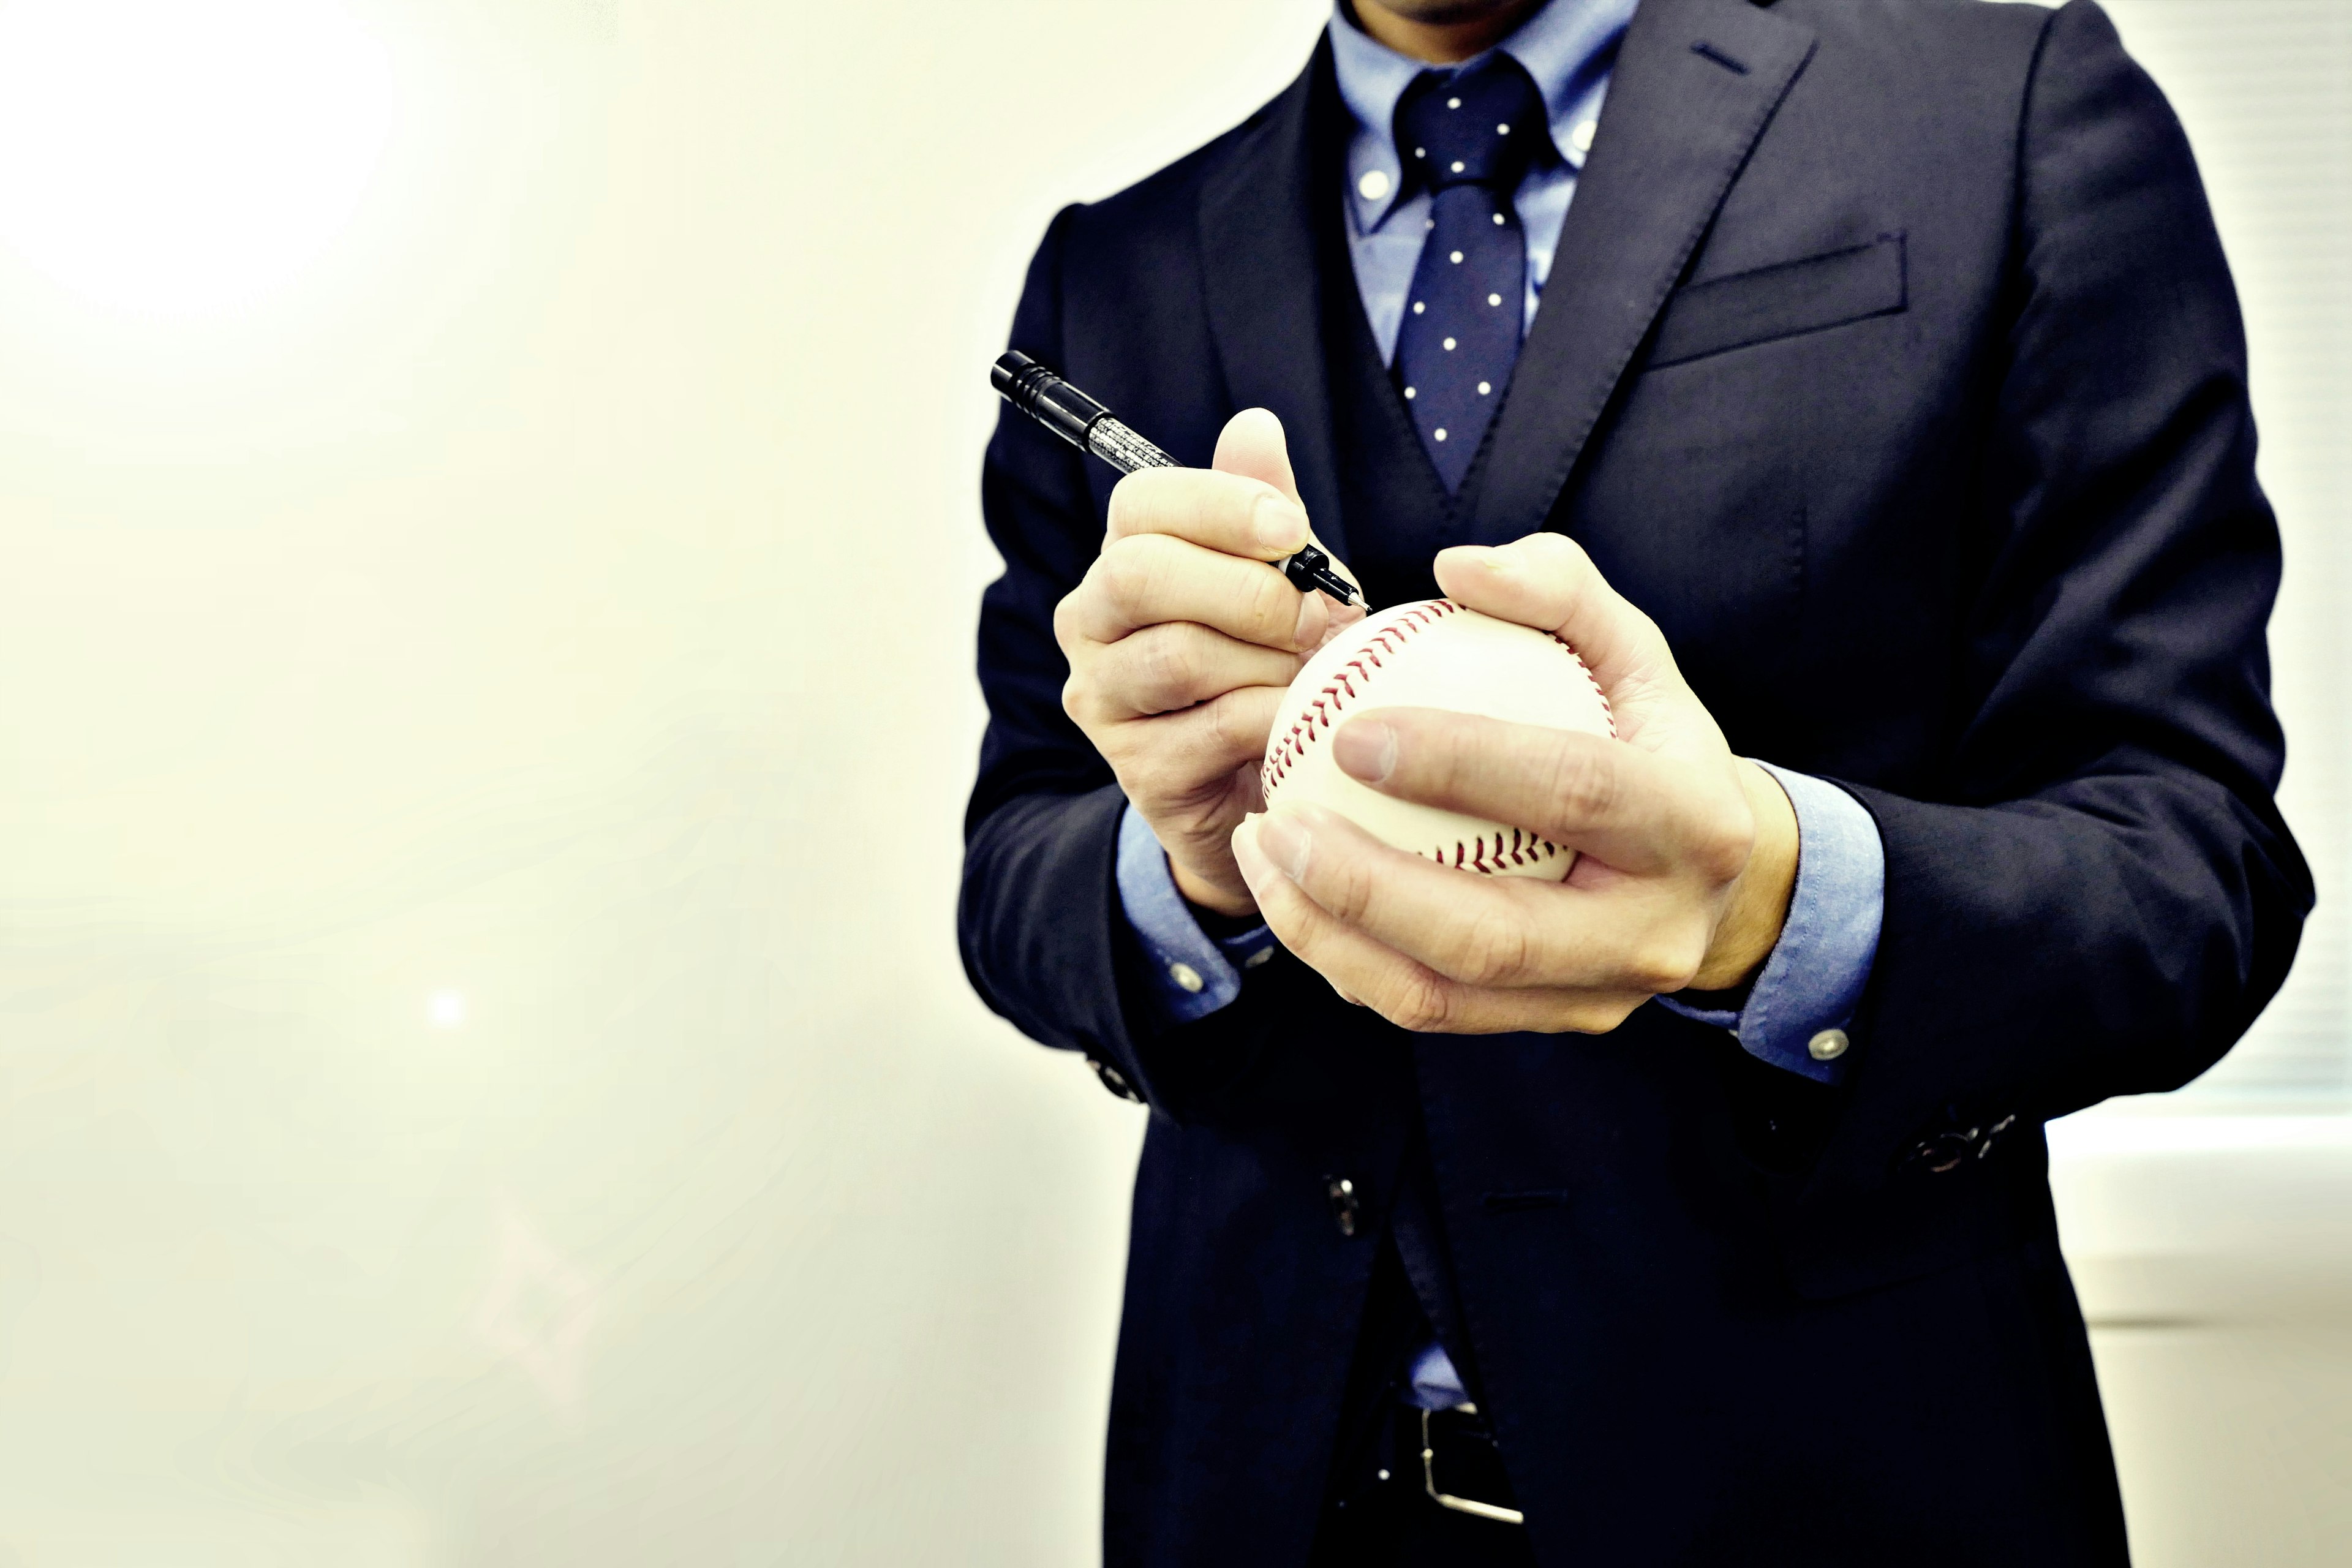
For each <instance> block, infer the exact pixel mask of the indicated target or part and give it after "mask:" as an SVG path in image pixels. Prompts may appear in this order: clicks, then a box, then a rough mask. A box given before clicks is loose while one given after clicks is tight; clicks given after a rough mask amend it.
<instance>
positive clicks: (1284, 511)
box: [1254, 496, 1307, 555]
mask: <svg viewBox="0 0 2352 1568" xmlns="http://www.w3.org/2000/svg"><path fill="white" fill-rule="evenodd" d="M1254 521H1255V526H1256V531H1257V542H1258V544H1259V546H1260V547H1261V548H1263V549H1266V550H1273V551H1277V552H1281V553H1283V554H1286V555H1287V554H1288V553H1290V552H1292V551H1294V550H1297V548H1298V547H1299V546H1300V545H1302V544H1304V543H1306V542H1307V513H1306V512H1304V511H1302V510H1299V509H1298V508H1297V507H1296V506H1294V505H1292V504H1291V503H1290V502H1289V501H1286V500H1283V499H1282V498H1281V497H1280V496H1260V497H1258V500H1257V510H1256V513H1255V520H1254Z"/></svg>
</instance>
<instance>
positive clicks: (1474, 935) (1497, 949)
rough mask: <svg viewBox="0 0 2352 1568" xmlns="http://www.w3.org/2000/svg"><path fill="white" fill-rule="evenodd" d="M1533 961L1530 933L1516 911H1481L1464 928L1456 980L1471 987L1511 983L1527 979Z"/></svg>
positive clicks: (1500, 909) (1533, 963) (1532, 939)
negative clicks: (1463, 981) (1462, 981)
mask: <svg viewBox="0 0 2352 1568" xmlns="http://www.w3.org/2000/svg"><path fill="white" fill-rule="evenodd" d="M1535 960H1536V951H1535V942H1534V933H1533V932H1531V931H1529V930H1528V925H1527V921H1526V920H1525V919H1524V918H1523V917H1522V916H1521V915H1520V914H1519V912H1518V911H1517V910H1513V909H1509V908H1499V909H1497V908H1488V909H1483V910H1479V911H1478V912H1477V913H1476V914H1475V915H1473V916H1472V917H1471V918H1470V921H1469V923H1468V924H1467V925H1466V926H1465V928H1464V931H1463V943H1462V957H1461V961H1460V963H1459V965H1458V972H1457V975H1456V978H1458V979H1461V980H1465V981H1467V982H1468V983H1469V984H1473V985H1510V984H1517V983H1519V982H1522V981H1524V980H1526V979H1527V978H1528V972H1529V971H1530V970H1531V969H1532V968H1533V967H1534V965H1535Z"/></svg>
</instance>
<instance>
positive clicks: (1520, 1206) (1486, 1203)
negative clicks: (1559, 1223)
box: [1478, 1187, 1570, 1214]
mask: <svg viewBox="0 0 2352 1568" xmlns="http://www.w3.org/2000/svg"><path fill="white" fill-rule="evenodd" d="M1569 1195H1570V1194H1568V1193H1567V1192H1566V1191H1565V1190H1563V1189H1561V1188H1557V1187H1550V1188H1544V1189H1541V1190H1538V1191H1536V1192H1527V1193H1488V1194H1486V1196H1485V1197H1483V1198H1481V1199H1479V1200H1478V1204H1479V1206H1480V1207H1481V1208H1484V1209H1485V1210H1486V1212H1487V1213H1488V1214H1518V1213H1520V1212H1521V1211H1523V1210H1526V1209H1557V1208H1565V1207H1567V1206H1568V1201H1569Z"/></svg>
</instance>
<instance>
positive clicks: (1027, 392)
mask: <svg viewBox="0 0 2352 1568" xmlns="http://www.w3.org/2000/svg"><path fill="white" fill-rule="evenodd" d="M988 381H989V384H990V385H992V386H993V387H995V388H996V390H997V391H998V392H1000V393H1002V394H1003V395H1004V401H1006V402H1007V403H1010V404H1011V405H1013V407H1015V408H1017V409H1019V410H1020V411H1021V412H1022V413H1024V414H1026V415H1027V416H1029V417H1030V418H1032V419H1034V420H1035V421H1037V423H1038V424H1040V425H1043V426H1045V428H1046V429H1048V430H1051V431H1052V432H1054V434H1055V435H1056V436H1059V437H1061V438H1062V439H1063V440H1065V441H1067V442H1068V443H1069V444H1070V445H1071V446H1073V447H1076V448H1077V449H1078V450H1079V451H1081V452H1092V453H1093V454H1094V455H1095V456H1096V457H1097V458H1101V459H1102V460H1103V461H1104V462H1106V463H1108V464H1109V465H1110V466H1111V467H1112V468H1117V469H1118V471H1119V472H1120V473H1122V474H1131V473H1133V472H1135V470H1136V469H1138V468H1182V467H1183V466H1184V465H1183V464H1181V463H1180V462H1178V461H1177V460H1176V459H1175V458H1171V457H1170V456H1169V455H1168V454H1167V453H1165V452H1163V451H1161V450H1160V448H1159V447H1155V446H1153V445H1152V444H1151V443H1150V442H1149V441H1147V440H1145V439H1144V438H1143V437H1140V436H1139V435H1137V434H1136V433H1135V432H1134V431H1132V430H1130V429H1129V428H1128V427H1127V426H1124V425H1122V424H1120V423H1119V422H1118V419H1116V418H1115V417H1113V416H1112V415H1111V411H1110V410H1109V409H1108V408H1105V407H1104V406H1103V405H1101V404H1099V403H1097V402H1096V401H1095V400H1094V399H1093V398H1091V397H1088V396H1087V395H1086V394H1085V393H1083V392H1080V391H1079V390H1078V389H1077V388H1076V387H1075V386H1072V385H1071V384H1069V383H1068V382H1066V381H1064V380H1063V379H1062V378H1061V377H1060V376H1058V375H1055V374H1054V373H1053V372H1052V371H1050V370H1047V369H1046V368H1045V366H1044V365H1042V364H1039V363H1037V362H1036V361H1035V360H1034V359H1031V358H1030V357H1029V356H1028V355H1027V354H1024V353H1003V354H1000V355H998V356H997V360H996V363H994V364H993V365H992V366H990V367H989V372H988ZM1274 568H1275V570H1276V571H1277V572H1280V573H1281V574H1283V576H1285V577H1286V578H1287V579H1289V581H1290V585H1291V586H1292V587H1294V588H1297V590H1298V591H1299V592H1300V593H1302V594H1307V593H1312V592H1314V591H1315V590H1317V589H1318V588H1319V589H1321V590H1322V591H1323V592H1324V593H1326V594H1328V595H1331V597H1332V598H1334V599H1337V600H1338V601H1339V603H1341V604H1343V605H1357V606H1359V607H1360V608H1362V609H1370V608H1371V606H1370V605H1367V604H1365V603H1364V596H1363V595H1361V594H1360V593H1358V592H1357V591H1356V585H1355V584H1352V583H1350V582H1349V581H1348V580H1347V579H1346V578H1345V577H1342V576H1341V575H1339V572H1338V570H1337V569H1336V568H1335V567H1334V565H1333V564H1332V561H1331V557H1330V556H1328V555H1327V554H1325V553H1324V552H1322V551H1320V550H1318V549H1316V548H1315V546H1313V545H1312V544H1307V545H1302V546H1301V547H1300V548H1299V551H1298V553H1297V554H1296V555H1286V556H1284V557H1283V558H1282V559H1281V560H1279V561H1276V562H1275V563H1274Z"/></svg>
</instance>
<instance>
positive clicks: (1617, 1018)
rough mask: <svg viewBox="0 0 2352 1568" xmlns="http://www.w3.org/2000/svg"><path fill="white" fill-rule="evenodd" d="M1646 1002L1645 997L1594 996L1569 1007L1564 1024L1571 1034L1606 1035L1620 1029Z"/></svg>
mask: <svg viewBox="0 0 2352 1568" xmlns="http://www.w3.org/2000/svg"><path fill="white" fill-rule="evenodd" d="M1648 1000H1649V998H1647V997H1646V996H1596V997H1593V998H1591V999H1590V1000H1587V1001H1583V1002H1580V1003H1579V1004H1577V1005H1575V1006H1574V1007H1571V1008H1570V1010H1569V1014H1568V1017H1567V1019H1566V1020H1565V1023H1566V1025H1567V1027H1568V1029H1569V1032H1570V1033H1571V1034H1578V1035H1606V1034H1609V1033H1612V1031H1614V1030H1616V1029H1617V1028H1619V1027H1621V1026H1622V1025H1623V1024H1624V1022H1625V1020H1626V1019H1628V1018H1630V1017H1632V1016H1633V1012H1634V1009H1636V1008H1637V1007H1639V1006H1641V1005H1642V1004H1643V1003H1644V1002H1646V1001H1648Z"/></svg>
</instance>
